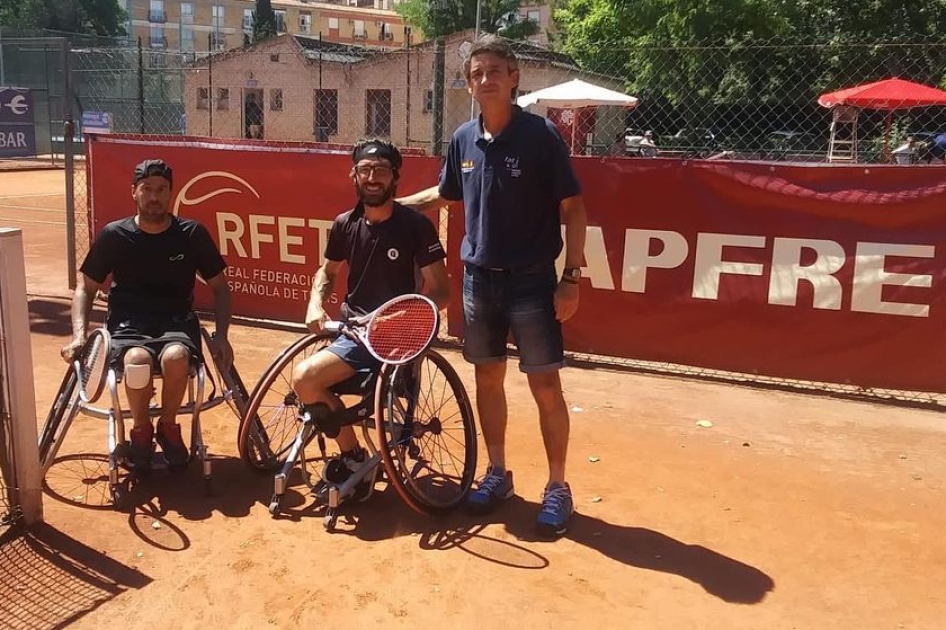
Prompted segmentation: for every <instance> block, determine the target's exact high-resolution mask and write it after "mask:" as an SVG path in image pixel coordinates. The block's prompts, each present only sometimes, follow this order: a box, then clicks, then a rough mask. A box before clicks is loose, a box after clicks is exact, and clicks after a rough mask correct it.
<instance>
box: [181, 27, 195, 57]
mask: <svg viewBox="0 0 946 630" xmlns="http://www.w3.org/2000/svg"><path fill="white" fill-rule="evenodd" d="M181 51H182V52H194V27H193V26H182V27H181Z"/></svg>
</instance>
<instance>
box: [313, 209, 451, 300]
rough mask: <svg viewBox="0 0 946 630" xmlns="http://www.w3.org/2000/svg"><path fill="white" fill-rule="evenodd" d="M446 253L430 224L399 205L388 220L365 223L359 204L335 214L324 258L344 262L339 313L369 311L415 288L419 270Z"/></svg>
mask: <svg viewBox="0 0 946 630" xmlns="http://www.w3.org/2000/svg"><path fill="white" fill-rule="evenodd" d="M445 257H446V254H444V251H443V246H442V245H441V244H440V238H439V237H438V236H437V231H436V229H434V226H433V224H432V223H431V222H430V220H429V219H427V217H425V216H424V215H423V214H421V213H419V212H416V211H415V210H412V209H411V208H408V207H406V206H402V205H400V204H398V203H395V204H394V212H393V213H392V214H391V217H390V218H389V219H388V220H387V221H382V222H381V223H375V224H370V225H369V224H368V222H367V221H365V210H364V206H363V205H362V204H358V205H357V206H355V207H354V208H353V209H351V210H349V211H348V212H345V213H343V214H340V215H338V216H337V217H336V218H335V222H334V223H333V224H332V230H331V231H330V232H329V235H328V243H327V244H326V246H325V258H326V259H328V260H332V261H336V262H341V261H346V262H347V263H348V293H347V294H346V295H345V303H344V304H343V305H342V317H349V316H352V315H359V314H362V315H363V314H365V313H370V312H371V311H373V310H374V309H376V308H378V307H379V306H381V305H382V304H384V303H385V302H387V301H388V300H390V299H391V298H393V297H397V296H398V295H404V294H405V293H413V292H415V291H417V276H416V274H415V271H416V270H417V269H420V268H423V267H426V266H427V265H430V264H432V263H435V262H437V261H438V260H443V259H444V258H445Z"/></svg>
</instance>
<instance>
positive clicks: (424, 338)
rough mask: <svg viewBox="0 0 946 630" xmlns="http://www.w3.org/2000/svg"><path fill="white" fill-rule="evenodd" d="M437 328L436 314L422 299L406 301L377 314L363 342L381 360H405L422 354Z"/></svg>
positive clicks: (392, 305) (391, 305) (394, 304)
mask: <svg viewBox="0 0 946 630" xmlns="http://www.w3.org/2000/svg"><path fill="white" fill-rule="evenodd" d="M436 325H437V312H436V310H434V309H433V308H432V307H431V305H430V303H429V302H427V301H426V300H421V299H417V298H408V299H405V300H402V301H399V302H395V303H393V304H390V305H389V306H387V307H386V308H384V309H383V310H381V311H378V312H377V313H376V314H375V316H374V317H373V318H372V320H371V323H370V325H369V326H368V330H367V331H366V333H367V335H366V336H367V341H368V343H369V344H370V345H371V348H372V349H373V350H374V352H375V354H377V355H378V356H379V357H380V358H381V359H383V360H385V361H392V362H395V361H397V362H399V361H408V360H410V359H412V358H413V357H415V356H417V355H418V354H420V353H421V352H423V351H424V350H425V349H426V348H427V345H428V344H429V343H430V340H431V338H432V337H433V334H434V332H435V327H436Z"/></svg>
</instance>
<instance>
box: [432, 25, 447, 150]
mask: <svg viewBox="0 0 946 630" xmlns="http://www.w3.org/2000/svg"><path fill="white" fill-rule="evenodd" d="M445 60H446V52H445V50H444V41H443V38H442V37H441V38H438V39H437V40H436V41H435V42H434V96H433V103H432V105H433V121H432V124H433V128H432V130H431V138H430V142H431V152H432V153H433V154H434V155H441V153H442V152H443V107H444V102H443V101H444V90H443V84H444V63H445Z"/></svg>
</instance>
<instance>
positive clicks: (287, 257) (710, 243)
mask: <svg viewBox="0 0 946 630" xmlns="http://www.w3.org/2000/svg"><path fill="white" fill-rule="evenodd" d="M185 142H187V144H184V143H183V142H182V143H170V142H161V143H153V142H151V141H149V140H141V141H133V140H129V139H127V138H126V139H122V138H102V139H98V140H96V141H94V142H92V143H91V151H90V163H91V176H90V179H91V181H92V184H91V191H92V196H91V198H92V199H93V204H92V211H93V217H94V226H95V229H96V230H97V229H99V228H101V227H102V226H103V225H104V224H105V222H107V221H110V220H113V219H117V218H120V217H122V216H127V215H129V214H131V213H132V212H133V211H134V207H133V205H132V202H131V196H130V195H131V186H130V181H131V171H132V168H133V166H134V164H136V163H137V162H138V161H140V160H142V159H144V158H147V157H161V158H163V159H165V160H167V161H168V163H170V164H171V166H172V167H173V168H174V172H175V191H176V198H175V201H174V205H175V208H176V209H177V212H178V213H179V214H180V215H181V216H186V217H191V218H196V219H198V220H200V221H202V222H203V223H204V224H205V225H206V226H207V227H208V229H209V230H210V232H211V234H212V235H213V236H214V238H215V239H216V240H217V243H218V244H219V246H220V248H221V251H222V252H223V253H224V255H225V257H226V259H227V262H228V264H229V265H230V271H229V273H230V283H231V287H232V288H233V293H234V305H235V309H236V312H237V313H238V314H240V315H246V316H251V317H263V318H271V319H281V320H287V321H300V320H301V319H302V317H303V314H304V311H305V304H306V301H307V299H308V291H309V288H310V286H311V280H312V274H313V273H314V272H315V270H316V269H317V267H318V265H319V264H320V262H321V253H322V250H323V249H324V238H325V236H326V234H327V229H328V227H329V226H330V225H331V221H332V219H333V218H334V217H335V216H336V215H337V214H338V213H339V212H341V211H344V210H345V209H347V208H348V207H350V206H351V205H352V204H353V203H354V199H355V196H354V192H353V190H352V183H351V181H350V180H349V178H348V172H349V169H350V168H351V164H350V161H349V159H348V156H347V154H345V153H343V152H335V153H332V152H327V151H326V149H324V148H313V147H306V146H298V147H291V148H279V149H278V150H275V149H274V148H272V147H268V146H255V145H254V146H235V145H233V144H222V143H221V144H217V143H214V142H209V141H206V140H201V141H199V142H197V141H193V140H186V141H185ZM574 164H575V167H576V170H577V173H578V177H579V179H580V180H581V182H582V185H583V190H584V197H585V204H586V206H587V208H588V216H589V228H588V242H587V246H586V249H585V265H584V275H585V279H583V280H582V295H581V307H580V309H579V311H578V315H577V316H576V317H575V318H574V319H573V320H572V321H570V322H569V323H568V325H567V326H566V327H565V333H566V345H567V347H568V348H569V349H570V350H574V351H578V352H586V353H595V354H602V355H610V356H618V357H628V358H636V359H643V360H649V361H659V362H672V363H680V364H685V365H693V366H699V367H706V368H714V369H721V370H729V371H735V372H744V373H750V374H751V373H758V374H764V375H768V376H775V377H783V378H794V379H802V380H815V381H827V382H834V383H852V384H856V385H859V386H865V387H880V388H891V389H908V390H918V391H936V392H944V391H946V378H943V377H941V376H940V369H941V368H940V366H943V365H946V361H944V359H946V351H944V350H946V309H944V295H943V291H944V285H943V282H942V280H943V276H944V271H943V270H944V268H946V169H943V168H941V167H940V168H934V167H897V166H890V167H886V166H880V167H870V168H864V167H856V166H851V167H831V166H785V165H781V164H780V165H770V164H763V163H733V162H713V161H702V162H701V161H692V162H684V161H680V160H671V159H650V160H643V159H623V158H615V159H601V158H575V159H574ZM438 168H439V160H438V159H437V158H431V157H419V156H415V157H407V158H406V163H405V167H404V170H403V175H402V182H401V185H400V191H401V192H402V193H404V194H407V193H410V192H414V191H416V190H419V189H421V188H425V187H427V186H429V185H432V184H433V183H434V182H435V181H436V178H437V171H438ZM126 182H127V183H126ZM450 214H451V217H450V219H451V220H450V223H449V238H448V252H449V253H448V256H449V259H448V263H449V268H450V270H451V276H452V290H453V292H454V293H453V295H454V299H453V300H452V302H451V308H450V311H449V322H450V331H451V333H453V334H457V335H460V334H462V311H461V300H460V299H459V295H460V292H461V284H460V279H461V277H462V271H461V266H460V264H459V262H458V260H457V258H456V252H457V251H459V241H460V238H461V237H462V232H463V221H462V210H461V209H460V208H454V209H453V210H452V211H451V213H450ZM340 281H343V280H340ZM338 286H339V288H341V287H342V286H343V285H342V284H339V285H338ZM333 299H334V300H335V301H336V302H337V300H338V298H337V297H334V298H333ZM201 303H202V304H203V305H207V304H208V301H207V296H206V295H203V296H201Z"/></svg>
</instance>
